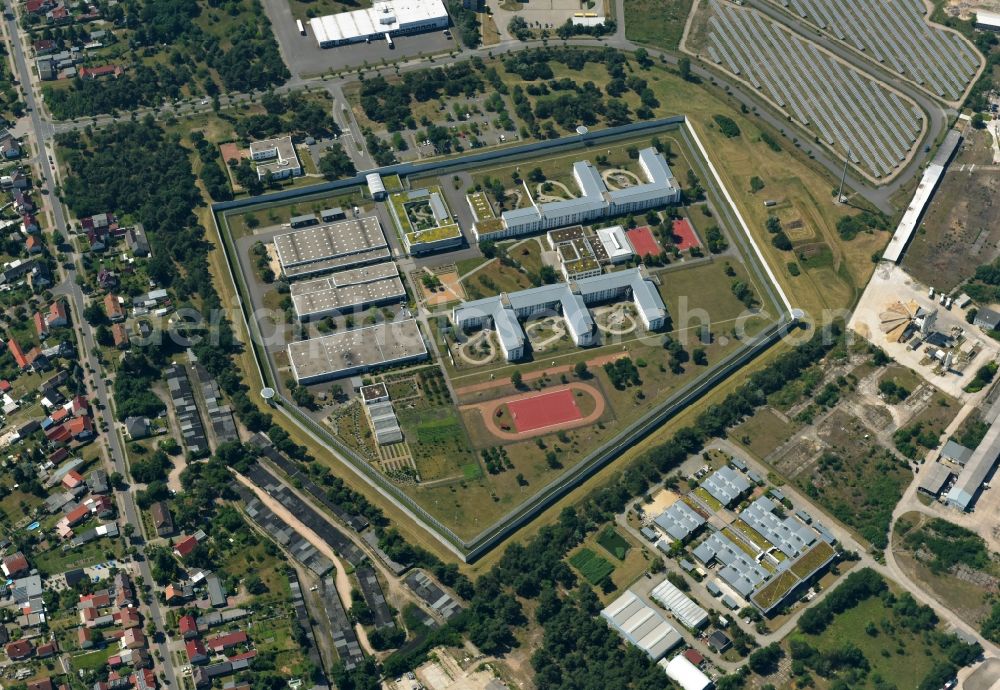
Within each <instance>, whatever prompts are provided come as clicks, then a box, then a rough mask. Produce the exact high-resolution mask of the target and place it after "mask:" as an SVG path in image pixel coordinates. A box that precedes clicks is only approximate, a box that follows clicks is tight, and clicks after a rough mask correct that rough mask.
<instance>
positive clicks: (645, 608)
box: [601, 590, 683, 661]
mask: <svg viewBox="0 0 1000 690" xmlns="http://www.w3.org/2000/svg"><path fill="white" fill-rule="evenodd" d="M601 616H602V617H603V618H604V619H605V620H607V621H608V623H610V624H611V626H612V627H613V628H614V629H615V630H617V631H618V634H619V635H621V636H622V637H624V638H625V639H626V640H628V641H629V642H631V643H632V644H634V645H635V646H636V647H638V648H639V649H641V650H642V651H644V652H645V653H646V654H648V655H649V656H650V657H651V658H652V659H653V660H654V661H655V660H657V659H660V658H661V657H663V655H664V654H666V653H667V652H669V651H670V650H671V649H673V648H674V647H676V646H677V645H679V644H680V643H681V642H682V641H683V638H681V635H680V633H679V632H677V630H676V629H675V628H674V626H672V625H670V623H668V622H667V619H666V618H664V617H663V616H662V615H661V614H660V612H659V611H657V610H656V609H654V608H653V607H652V606H650V605H649V604H647V603H646V602H644V601H643V600H642V599H640V598H639V597H637V596H636V595H635V594H634V593H632V592H631V591H628V590H626V592H625V593H624V594H622V595H621V596H620V597H618V598H617V599H615V600H614V601H613V602H611V604H610V605H609V606H608V607H607V608H606V609H604V610H603V611H601Z"/></svg>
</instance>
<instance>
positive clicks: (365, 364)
mask: <svg viewBox="0 0 1000 690" xmlns="http://www.w3.org/2000/svg"><path fill="white" fill-rule="evenodd" d="M426 358H427V346H426V344H425V343H424V338H423V336H422V335H421V333H420V328H419V327H418V326H417V322H416V321H415V320H414V319H408V320H405V321H391V322H385V323H379V324H375V325H374V326H366V327H364V328H356V329H354V330H350V331H344V332H342V333H334V334H332V335H326V336H322V337H320V338H311V339H309V340H300V341H298V342H295V343H290V344H289V345H288V361H289V363H290V364H291V366H292V373H293V374H294V375H295V380H296V381H297V382H298V383H300V384H303V385H305V384H310V383H318V382H320V381H329V380H331V379H339V378H344V377H346V376H353V375H354V374H360V373H362V372H365V371H370V370H372V369H376V368H379V367H386V366H392V365H396V364H403V363H406V362H414V361H417V360H422V359H426Z"/></svg>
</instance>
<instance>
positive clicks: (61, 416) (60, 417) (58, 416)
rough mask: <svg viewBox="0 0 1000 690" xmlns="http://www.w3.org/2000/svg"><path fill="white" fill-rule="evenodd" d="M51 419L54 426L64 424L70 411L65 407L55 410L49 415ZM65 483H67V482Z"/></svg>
mask: <svg viewBox="0 0 1000 690" xmlns="http://www.w3.org/2000/svg"><path fill="white" fill-rule="evenodd" d="M49 419H51V420H52V423H53V424H58V423H60V422H64V421H66V420H67V419H69V411H68V410H67V409H66V408H65V407H60V408H59V409H58V410H55V411H54V412H53V413H52V414H50V415H49ZM63 481H64V482H65V480H63ZM68 488H72V487H68Z"/></svg>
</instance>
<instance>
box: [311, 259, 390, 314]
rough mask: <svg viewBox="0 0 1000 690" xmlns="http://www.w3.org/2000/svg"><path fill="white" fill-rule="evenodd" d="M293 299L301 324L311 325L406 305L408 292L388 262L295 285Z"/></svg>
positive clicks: (352, 269)
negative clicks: (374, 307) (357, 312)
mask: <svg viewBox="0 0 1000 690" xmlns="http://www.w3.org/2000/svg"><path fill="white" fill-rule="evenodd" d="M291 298H292V306H294V307H295V314H296V316H298V319H299V321H309V320H313V319H322V318H324V317H326V316H332V315H338V314H346V313H348V312H350V311H354V310H361V309H365V308H367V307H369V306H372V305H378V304H388V303H390V302H402V301H405V299H406V288H404V287H403V282H402V281H401V280H400V278H399V270H398V269H397V268H396V264H395V263H393V262H391V261H388V262H385V263H381V264H374V265H371V266H360V267H358V268H351V269H348V270H346V271H339V272H337V273H332V274H330V275H329V276H326V277H324V278H317V279H315V280H307V281H303V282H299V283H292V284H291Z"/></svg>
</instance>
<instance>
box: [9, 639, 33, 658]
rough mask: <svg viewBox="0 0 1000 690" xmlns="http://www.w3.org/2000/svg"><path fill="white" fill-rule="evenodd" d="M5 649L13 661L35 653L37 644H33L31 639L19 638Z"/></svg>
mask: <svg viewBox="0 0 1000 690" xmlns="http://www.w3.org/2000/svg"><path fill="white" fill-rule="evenodd" d="M4 651H5V652H7V658H9V659H10V660H11V661H21V660H22V659H28V658H30V657H31V655H32V654H34V653H35V645H33V644H31V641H30V640H17V641H15V642H11V643H10V644H8V645H7V646H6V647H4Z"/></svg>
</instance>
